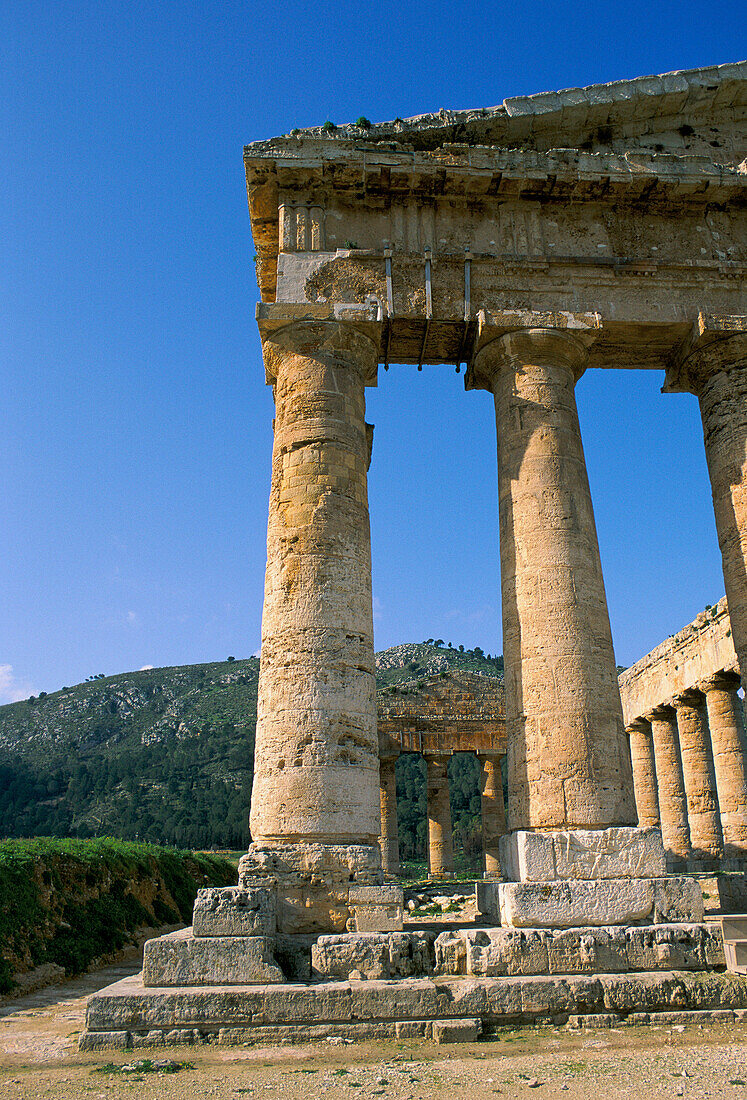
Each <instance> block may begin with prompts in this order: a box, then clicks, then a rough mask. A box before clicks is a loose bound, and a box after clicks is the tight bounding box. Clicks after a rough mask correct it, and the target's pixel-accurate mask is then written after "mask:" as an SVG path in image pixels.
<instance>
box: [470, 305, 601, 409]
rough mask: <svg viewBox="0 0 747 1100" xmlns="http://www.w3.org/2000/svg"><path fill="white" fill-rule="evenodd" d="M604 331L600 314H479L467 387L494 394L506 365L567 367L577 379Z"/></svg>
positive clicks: (558, 312) (508, 311) (512, 312)
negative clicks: (494, 381) (494, 383)
mask: <svg viewBox="0 0 747 1100" xmlns="http://www.w3.org/2000/svg"><path fill="white" fill-rule="evenodd" d="M601 327H602V321H601V318H600V316H599V314H598V313H567V312H562V311H557V312H551V311H533V310H501V311H499V312H491V311H488V310H480V312H479V313H478V315H477V338H476V340H475V348H474V353H473V356H472V361H471V363H470V365H469V367H468V370H467V377H466V379H465V388H466V389H468V390H470V389H486V390H492V388H493V386H492V379H493V376H494V375H495V374H496V373H497V371H499V370H501V369H503V368H504V367H512V368H513V369H516V368H520V367H524V366H526V365H527V364H529V363H531V364H533V365H535V366H556V367H557V366H566V367H568V369H569V370H571V371H572V372H573V376H574V381H576V382H577V381H578V379H579V378H580V377H581V375H582V374H583V373H584V370H585V369H586V361H587V359H588V355H589V348H590V347H591V345H592V344H593V343H594V341H595V340H596V338H597V336H598V335H599V332H600V330H601Z"/></svg>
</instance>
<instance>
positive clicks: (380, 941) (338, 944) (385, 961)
mask: <svg viewBox="0 0 747 1100" xmlns="http://www.w3.org/2000/svg"><path fill="white" fill-rule="evenodd" d="M435 938H436V935H435V933H434V932H388V933H381V932H365V933H360V932H359V933H350V934H347V935H344V936H320V937H319V939H318V940H317V941H316V943H315V944H314V946H313V947H312V950H311V965H312V970H313V972H314V974H316V975H319V976H320V977H323V978H326V979H331V978H339V979H347V978H349V977H350V975H351V974H352V973H353V972H354V971H357V972H358V973H359V974H360V975H362V976H363V977H365V978H367V979H377V978H398V977H402V978H405V977H410V976H412V975H424V974H432V973H433V965H434V954H433V942H434V940H435Z"/></svg>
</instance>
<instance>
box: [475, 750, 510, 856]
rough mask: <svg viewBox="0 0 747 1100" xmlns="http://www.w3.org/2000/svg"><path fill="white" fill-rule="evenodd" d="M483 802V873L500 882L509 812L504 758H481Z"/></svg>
mask: <svg viewBox="0 0 747 1100" xmlns="http://www.w3.org/2000/svg"><path fill="white" fill-rule="evenodd" d="M478 760H479V761H480V798H481V804H482V856H483V871H484V872H485V874H486V875H487V876H490V877H493V878H497V877H499V876H500V873H501V861H500V856H499V854H498V841H499V840H500V838H501V837H502V836H503V835H504V834H505V832H506V811H505V809H504V806H503V778H502V776H501V757H499V756H483V755H479V756H478Z"/></svg>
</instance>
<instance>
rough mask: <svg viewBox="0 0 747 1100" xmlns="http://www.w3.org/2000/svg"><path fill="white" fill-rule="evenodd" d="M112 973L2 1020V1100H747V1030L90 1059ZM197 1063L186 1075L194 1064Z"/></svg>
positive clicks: (9, 1007)
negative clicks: (95, 1009)
mask: <svg viewBox="0 0 747 1100" xmlns="http://www.w3.org/2000/svg"><path fill="white" fill-rule="evenodd" d="M131 972H132V968H131V967H130V968H126V967H119V968H115V967H109V968H108V969H107V970H104V971H99V972H98V973H96V974H89V975H86V976H85V977H84V978H81V979H79V980H77V981H74V982H68V983H66V984H65V985H61V986H56V987H54V988H50V989H46V990H42V991H40V992H38V993H35V994H31V995H29V996H27V997H25V998H23V999H21V1000H17V1001H15V1002H12V1001H11V1002H7V1003H6V1004H5V1005H3V1006H2V1008H0V1096H1V1097H3V1100H6V1098H7V1100H42V1098H44V1097H55V1100H56V1098H59V1100H73V1098H75V1100H78V1098H80V1097H91V1100H116V1098H118V1097H128V1098H130V1097H140V1096H144V1097H145V1096H147V1097H148V1098H149V1100H162V1098H163V1100H167V1098H168V1100H196V1098H198V1097H200V1098H202V1097H206V1098H213V1097H215V1098H220V1100H224V1098H237V1100H238V1098H239V1097H247V1098H251V1097H281V1096H282V1097H283V1098H284V1100H296V1098H298V1100H301V1098H306V1097H309V1096H314V1097H319V1096H321V1095H324V1096H325V1097H326V1098H329V1100H343V1098H345V1100H349V1098H350V1097H353V1096H358V1097H373V1096H383V1097H389V1098H391V1100H455V1098H457V1097H469V1098H470V1100H471V1098H472V1097H474V1098H476V1100H480V1098H483V1097H491V1098H492V1097H494V1096H504V1097H507V1098H509V1097H510V1098H515V1097H516V1098H518V1097H534V1096H541V1097H545V1098H550V1097H566V1096H568V1097H574V1098H578V1100H599V1098H600V1095H603V1096H604V1100H617V1098H625V1100H649V1098H659V1097H666V1098H669V1097H680V1096H683V1097H691V1098H697V1100H706V1098H711V1097H740V1096H747V1023H738V1024H729V1025H725V1024H711V1025H708V1026H705V1027H695V1026H694V1027H688V1028H684V1027H681V1026H680V1027H647V1028H625V1029H621V1030H619V1031H596V1032H568V1031H566V1030H565V1029H562V1028H561V1029H554V1028H551V1027H544V1028H540V1029H531V1028H523V1029H513V1030H512V1029H506V1031H504V1032H503V1033H501V1035H500V1037H499V1038H497V1039H494V1040H491V1041H489V1042H483V1043H468V1044H464V1045H455V1046H436V1045H434V1044H432V1043H430V1042H424V1041H412V1040H410V1041H406V1042H399V1041H398V1042H394V1041H392V1042H389V1043H383V1042H378V1043H361V1044H349V1043H345V1042H340V1041H336V1042H318V1043H310V1044H308V1045H307V1046H279V1047H268V1046H264V1047H239V1048H222V1047H217V1046H216V1047H214V1046H204V1047H193V1048H188V1047H181V1048H176V1047H175V1048H173V1049H166V1050H164V1049H163V1048H161V1049H159V1050H157V1051H153V1052H152V1056H151V1057H152V1062H147V1061H145V1060H144V1056H145V1055H147V1054H148V1053H149V1052H147V1051H138V1052H135V1053H133V1052H129V1053H123V1052H119V1051H113V1052H112V1053H111V1054H110V1055H108V1056H107V1055H104V1054H100V1053H99V1054H79V1053H78V1051H77V1038H78V1034H79V1032H80V1030H81V1028H82V1027H83V1023H84V1014H85V1004H86V999H87V997H88V996H90V994H91V993H92V992H94V991H95V990H96V989H98V988H101V987H102V986H103V985H108V984H109V983H110V982H112V981H115V980H117V979H118V978H120V977H124V976H125V974H127V973H131ZM185 1063H187V1065H185Z"/></svg>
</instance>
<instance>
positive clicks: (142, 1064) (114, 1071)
mask: <svg viewBox="0 0 747 1100" xmlns="http://www.w3.org/2000/svg"><path fill="white" fill-rule="evenodd" d="M194 1068H195V1064H194V1062H175V1061H174V1060H173V1059H172V1058H159V1059H156V1061H153V1059H152V1058H138V1060H137V1061H136V1062H125V1063H124V1065H121V1066H118V1065H117V1064H116V1062H106V1063H105V1064H104V1065H103V1066H96V1067H95V1068H94V1069H92V1070H91V1073H105V1074H107V1076H115V1075H118V1074H123V1073H124V1074H129V1073H137V1074H141V1073H180V1072H181V1070H183V1069H194Z"/></svg>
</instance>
